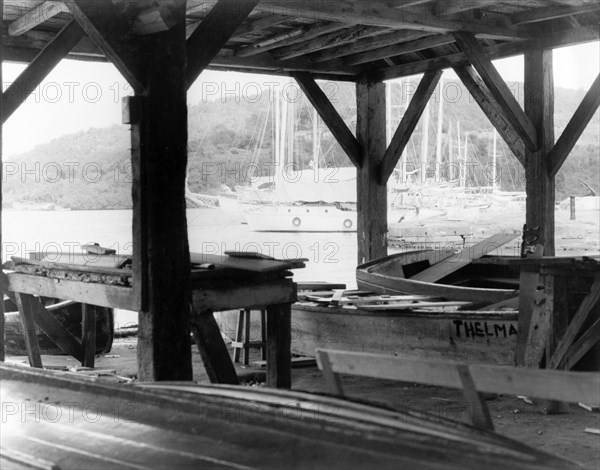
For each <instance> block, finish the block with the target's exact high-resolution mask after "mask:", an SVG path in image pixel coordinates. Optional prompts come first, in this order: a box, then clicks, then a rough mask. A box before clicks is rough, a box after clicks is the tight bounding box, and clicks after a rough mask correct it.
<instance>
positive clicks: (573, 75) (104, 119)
mask: <svg viewBox="0 0 600 470" xmlns="http://www.w3.org/2000/svg"><path fill="white" fill-rule="evenodd" d="M494 64H495V66H496V67H497V68H498V70H499V72H500V74H501V75H502V77H503V78H504V79H505V80H507V81H523V57H522V56H519V57H514V58H509V59H502V60H497V61H495V62H494ZM2 67H3V68H2V71H3V81H4V83H3V90H6V88H7V87H8V86H9V85H10V83H11V82H12V81H14V80H15V79H16V77H17V76H18V75H19V73H20V72H21V71H22V70H23V69H24V68H25V66H24V65H22V64H14V63H4V64H3V66H2ZM599 69H600V43H599V42H594V43H588V44H583V45H578V46H572V47H564V48H560V49H555V50H554V83H555V86H556V87H562V88H571V89H579V90H587V89H588V88H589V87H590V85H591V84H592V82H593V81H594V79H595V78H596V76H597V75H598V71H599ZM444 78H455V76H454V75H453V72H451V71H446V73H445V74H444ZM287 80H289V79H287V78H282V77H273V76H267V75H255V74H240V73H234V72H214V71H205V72H204V73H202V75H201V76H200V78H199V79H198V80H197V81H196V83H195V84H194V85H193V86H192V87H191V88H190V91H189V93H188V103H189V104H190V105H193V104H198V103H201V102H202V101H205V100H213V99H219V98H223V97H226V96H231V95H232V94H234V93H238V94H241V95H242V96H245V97H251V96H253V95H254V94H255V93H256V92H257V91H258V90H259V88H258V87H261V88H263V89H266V90H273V89H275V88H277V87H282V86H284V84H285V83H286V81H287ZM129 94H131V88H130V87H129V85H128V84H127V82H126V81H125V79H123V77H122V76H121V75H120V74H119V72H118V71H117V70H116V69H115V68H114V66H113V65H111V64H104V63H92V62H79V61H71V60H64V61H62V62H61V63H60V64H59V65H58V66H57V67H56V68H55V69H54V70H53V71H52V73H51V74H50V75H49V76H48V77H47V78H46V79H45V80H44V82H43V83H42V84H41V85H40V86H39V87H38V88H37V89H36V90H35V91H34V93H32V94H31V95H30V96H29V97H28V98H27V100H26V101H25V103H24V104H23V105H21V107H20V108H19V109H18V110H17V111H16V112H15V113H14V114H13V115H12V116H11V117H10V118H9V119H8V120H7V121H6V123H5V124H4V126H3V154H4V158H7V159H10V157H11V156H13V155H16V154H19V153H22V152H26V151H28V150H30V149H32V148H33V147H34V146H36V145H38V144H42V143H45V142H48V141H50V140H52V139H54V138H56V137H59V136H61V135H64V134H69V133H73V132H77V131H84V130H87V129H89V128H90V127H106V126H110V125H113V124H120V123H121V104H120V103H121V99H122V98H123V97H124V96H126V95H129Z"/></svg>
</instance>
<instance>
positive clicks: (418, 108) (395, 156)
mask: <svg viewBox="0 0 600 470" xmlns="http://www.w3.org/2000/svg"><path fill="white" fill-rule="evenodd" d="M441 76H442V71H441V70H434V71H432V72H427V73H426V74H425V75H423V77H422V78H421V81H420V82H419V86H418V87H417V91H415V94H414V95H413V97H412V98H411V100H410V103H409V104H408V108H407V109H406V112H405V113H404V116H403V117H402V120H401V121H400V124H399V125H398V128H397V129H396V132H394V136H393V137H392V140H391V142H390V145H389V146H388V148H387V149H386V151H385V153H384V155H383V158H382V159H381V163H380V164H379V184H381V185H385V184H387V181H388V179H389V178H390V176H391V174H392V173H393V171H394V168H395V167H396V165H397V164H398V160H400V156H401V155H402V152H403V151H404V148H405V147H406V144H408V141H409V140H410V138H411V136H412V134H413V131H414V130H415V128H416V127H417V123H418V122H419V119H421V115H422V114H423V110H424V109H425V107H426V106H427V102H428V101H429V99H430V98H431V95H432V94H433V91H434V90H435V87H436V86H437V84H438V82H439V81H440V77H441Z"/></svg>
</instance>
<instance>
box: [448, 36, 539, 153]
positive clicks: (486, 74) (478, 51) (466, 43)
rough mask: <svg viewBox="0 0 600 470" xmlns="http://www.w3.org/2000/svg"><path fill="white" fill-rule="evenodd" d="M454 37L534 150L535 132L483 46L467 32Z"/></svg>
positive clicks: (535, 142)
mask: <svg viewBox="0 0 600 470" xmlns="http://www.w3.org/2000/svg"><path fill="white" fill-rule="evenodd" d="M454 38H455V39H456V43H457V45H458V47H459V48H460V49H461V50H462V52H464V53H465V55H466V56H467V58H468V59H469V61H470V62H471V64H473V66H474V67H475V70H477V73H479V75H480V76H481V78H482V79H483V81H484V83H485V84H486V85H487V87H488V88H489V90H490V92H491V94H492V96H493V97H494V98H495V100H496V101H497V102H498V104H499V105H500V107H501V108H502V109H503V110H504V112H505V114H506V117H507V118H508V120H509V121H510V122H511V124H512V125H513V126H514V127H515V129H516V131H517V132H518V133H519V135H520V136H521V138H522V139H523V141H524V142H525V146H526V147H527V148H528V149H529V150H531V151H535V150H536V149H537V146H538V142H537V132H536V129H535V127H534V125H533V124H532V123H531V121H530V120H529V118H528V117H527V115H526V114H525V111H523V108H521V106H520V105H519V103H518V101H517V100H516V98H515V97H514V96H513V94H512V93H511V91H510V89H509V88H508V86H507V85H506V83H505V82H504V80H503V79H502V77H501V76H500V74H499V73H498V70H496V67H494V64H492V61H491V60H490V59H489V58H488V57H487V55H486V53H485V50H484V48H483V47H482V46H481V45H480V44H479V42H477V39H475V36H473V35H472V34H471V33H468V32H456V33H454Z"/></svg>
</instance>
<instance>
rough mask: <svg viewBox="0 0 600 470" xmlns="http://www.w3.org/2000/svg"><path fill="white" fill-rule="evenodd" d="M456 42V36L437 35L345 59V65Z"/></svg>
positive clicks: (363, 62)
mask: <svg viewBox="0 0 600 470" xmlns="http://www.w3.org/2000/svg"><path fill="white" fill-rule="evenodd" d="M453 42H454V36H452V35H451V34H437V35H435V36H427V37H424V38H419V39H415V40H414V41H407V42H402V43H400V44H396V45H393V46H387V47H383V48H381V49H375V50H371V51H368V52H363V53H361V54H355V55H351V56H348V57H346V58H345V59H344V63H345V64H348V65H359V64H365V63H367V62H371V61H373V60H377V59H385V58H387V57H394V56H397V55H401V54H408V53H411V52H417V51H422V50H423V49H429V48H431V47H438V46H443V45H445V44H451V43H453Z"/></svg>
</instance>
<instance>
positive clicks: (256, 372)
mask: <svg viewBox="0 0 600 470" xmlns="http://www.w3.org/2000/svg"><path fill="white" fill-rule="evenodd" d="M192 350H193V366H194V380H195V381H197V382H199V383H209V382H208V378H207V376H206V373H205V371H204V366H203V365H202V361H201V359H200V355H199V354H198V351H197V350H196V349H195V348H192ZM256 354H257V357H256V359H259V357H258V352H256ZM26 359H27V358H26V357H24V356H9V357H8V358H7V360H8V361H10V362H18V363H26V362H27V360H26ZM43 362H44V365H45V366H67V367H69V368H71V367H77V366H79V363H78V362H77V361H76V360H75V359H73V358H71V357H68V356H43ZM236 368H237V371H238V376H239V377H240V380H241V381H242V382H243V383H245V384H252V385H256V384H257V383H260V382H264V378H265V372H264V369H261V368H260V367H257V366H253V365H252V364H251V365H250V366H248V367H242V366H240V365H239V364H236ZM96 369H97V370H114V371H116V374H117V375H118V376H121V377H135V376H136V373H137V365H136V339H135V338H134V337H133V338H132V337H130V338H116V339H115V343H114V345H113V348H112V350H111V352H110V353H109V354H107V355H105V356H101V357H99V358H97V360H96ZM105 378H106V379H107V380H111V381H118V379H116V378H115V377H114V376H112V377H111V376H107V377H105ZM292 380H293V388H294V389H295V390H302V391H308V392H314V393H326V388H325V382H324V380H323V377H322V375H321V372H320V371H319V370H318V369H317V367H316V366H312V367H302V368H295V369H294V370H293V374H292ZM343 384H344V389H345V391H346V393H347V395H348V396H349V397H351V398H354V399H358V400H360V401H368V402H372V403H375V404H377V403H379V404H383V405H385V406H387V407H393V408H395V409H399V410H403V409H406V408H412V409H415V410H418V411H424V412H428V413H432V414H434V415H435V416H438V417H440V418H447V419H453V420H458V421H463V422H469V420H470V408H469V406H468V404H467V403H465V401H464V399H463V397H462V394H461V392H460V391H457V390H449V389H444V388H440V387H431V386H422V385H415V384H409V383H398V382H390V381H385V380H374V379H367V378H358V377H344V378H343ZM599 393H600V391H599ZM487 398H489V400H488V406H489V408H490V412H491V415H492V419H493V421H494V426H495V428H496V431H497V432H498V433H500V434H503V435H505V436H507V437H510V438H512V439H515V440H517V441H520V442H524V443H526V444H528V445H530V446H532V447H535V448H538V449H541V450H544V451H546V452H549V453H551V454H556V455H559V456H561V457H563V458H567V459H569V460H573V461H575V462H578V463H580V464H581V465H582V466H583V467H584V468H586V469H589V470H598V469H600V435H597V434H590V433H586V432H585V431H584V429H585V428H596V429H598V428H600V413H594V412H589V411H587V410H585V409H583V408H580V407H579V406H575V405H572V406H570V407H569V412H568V413H564V414H555V415H547V414H545V413H544V412H543V409H544V404H543V403H536V402H534V403H533V404H530V403H527V402H525V401H524V400H523V399H520V398H517V397H515V396H508V395H504V396H492V395H490V396H489V397H487Z"/></svg>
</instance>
